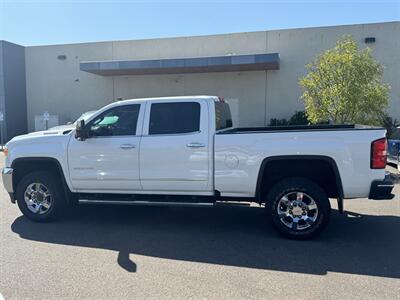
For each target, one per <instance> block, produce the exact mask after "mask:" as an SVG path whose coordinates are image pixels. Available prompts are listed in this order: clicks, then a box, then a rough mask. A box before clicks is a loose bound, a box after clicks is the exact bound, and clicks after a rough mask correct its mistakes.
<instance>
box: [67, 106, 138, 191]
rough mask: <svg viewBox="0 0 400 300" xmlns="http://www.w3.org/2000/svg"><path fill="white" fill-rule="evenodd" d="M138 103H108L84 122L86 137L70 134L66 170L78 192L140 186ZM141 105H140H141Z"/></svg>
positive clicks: (120, 189)
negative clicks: (98, 112) (86, 131)
mask: <svg viewBox="0 0 400 300" xmlns="http://www.w3.org/2000/svg"><path fill="white" fill-rule="evenodd" d="M140 106H141V105H140V104H130V105H120V106H116V107H112V108H110V109H108V110H106V111H104V112H103V113H100V114H99V115H98V116H96V117H94V118H93V119H92V120H91V121H89V122H88V124H87V125H86V126H87V128H88V130H89V138H87V139H86V140H84V141H79V140H77V139H75V138H74V137H71V141H70V143H69V147H68V160H69V173H70V179H71V182H72V185H73V187H74V188H75V189H76V190H78V191H79V192H99V193H101V192H103V193H108V192H110V193H111V192H114V191H121V192H127V193H132V192H135V191H140V190H141V185H140V180H139V146H140V131H141V128H139V127H140V126H137V124H142V122H140V121H139V122H138V120H139V119H140V118H142V115H143V114H144V109H142V110H143V112H141V113H140V110H141V108H140ZM142 106H144V105H142Z"/></svg>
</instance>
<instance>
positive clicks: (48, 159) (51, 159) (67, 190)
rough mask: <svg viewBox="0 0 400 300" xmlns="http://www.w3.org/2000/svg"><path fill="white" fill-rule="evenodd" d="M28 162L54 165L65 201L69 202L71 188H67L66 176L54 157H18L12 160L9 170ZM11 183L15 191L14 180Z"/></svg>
mask: <svg viewBox="0 0 400 300" xmlns="http://www.w3.org/2000/svg"><path fill="white" fill-rule="evenodd" d="M28 162H42V163H43V162H50V163H51V164H54V165H55V166H56V168H57V172H58V173H59V175H60V178H61V184H62V186H63V189H64V194H65V199H66V200H67V201H69V200H70V198H71V194H72V192H71V188H70V187H69V186H68V183H67V181H66V177H65V176H66V175H65V172H64V170H63V168H62V166H61V163H60V162H59V161H58V160H57V159H56V158H54V157H20V158H16V159H14V160H13V161H12V163H11V168H13V169H14V170H16V169H15V166H16V165H17V164H20V163H22V164H23V163H28ZM13 182H14V183H13V185H14V191H15V190H16V188H17V187H16V186H15V180H13Z"/></svg>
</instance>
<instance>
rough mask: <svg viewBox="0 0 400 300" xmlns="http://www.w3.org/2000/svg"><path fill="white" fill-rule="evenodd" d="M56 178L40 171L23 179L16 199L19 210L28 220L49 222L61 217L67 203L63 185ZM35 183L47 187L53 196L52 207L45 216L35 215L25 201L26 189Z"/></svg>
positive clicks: (49, 173)
mask: <svg viewBox="0 0 400 300" xmlns="http://www.w3.org/2000/svg"><path fill="white" fill-rule="evenodd" d="M56 178H57V177H56V176H54V174H52V173H51V172H45V171H38V172H33V173H29V174H27V175H25V177H23V178H22V179H21V181H20V182H19V184H18V186H17V191H16V198H17V203H18V207H19V209H20V210H21V212H22V213H23V214H24V215H25V216H26V217H27V218H28V219H30V220H32V221H37V222H47V221H51V220H54V219H56V218H57V217H58V216H59V215H60V212H61V210H62V208H63V206H64V202H65V201H64V195H63V192H62V189H61V185H60V183H59V182H58V181H57V179H56ZM34 182H38V183H42V184H43V185H45V186H46V187H47V188H48V189H49V191H50V193H51V195H52V203H51V206H50V208H49V210H48V211H47V212H45V213H44V214H35V213H33V212H32V211H30V210H29V208H28V206H27V204H26V202H25V199H24V194H25V190H26V188H27V187H28V185H30V184H32V183H34Z"/></svg>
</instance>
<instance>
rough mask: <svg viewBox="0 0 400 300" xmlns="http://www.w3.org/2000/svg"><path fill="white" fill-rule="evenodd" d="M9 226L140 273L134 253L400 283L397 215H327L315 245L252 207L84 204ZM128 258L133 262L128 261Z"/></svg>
mask: <svg viewBox="0 0 400 300" xmlns="http://www.w3.org/2000/svg"><path fill="white" fill-rule="evenodd" d="M11 229H12V231H13V232H14V233H17V234H18V235H19V236H20V237H21V238H23V239H28V240H34V241H40V242H45V243H53V244H62V245H73V246H79V247H92V248H100V249H109V250H115V251H117V252H118V259H117V262H118V264H119V265H120V266H121V267H122V268H124V269H125V270H127V271H129V272H136V271H140V265H139V266H137V265H136V263H135V262H134V257H135V255H145V256H150V257H159V258H167V259H175V260H184V261H193V262H203V263H210V264H218V265H227V266H237V267H247V268H257V269H267V270H276V271H283V272H296V273H307V274H316V275H325V274H327V272H340V273H350V274H360V275H372V276H381V277H390V278H400V268H399V266H400V239H399V236H400V231H399V230H400V217H396V216H372V215H358V214H352V213H348V212H347V213H345V214H344V215H340V214H339V213H338V212H337V211H336V210H334V211H333V214H332V220H331V223H330V225H329V226H328V228H327V229H326V231H325V232H324V233H323V234H322V235H320V236H319V237H317V238H316V239H314V240H310V241H293V240H288V239H285V238H283V237H281V236H280V235H278V234H277V233H276V232H275V231H274V229H273V228H272V227H271V225H270V224H269V222H268V219H267V217H266V216H265V215H264V211H263V209H260V208H258V207H216V208H182V207H180V208H177V207H115V206H83V207H80V208H79V209H78V210H77V211H76V212H75V213H74V214H73V216H70V217H68V218H65V219H64V220H61V221H58V222H54V223H47V224H41V223H33V222H30V221H29V220H27V219H26V218H25V217H22V216H21V217H18V218H17V219H16V220H15V221H14V222H13V224H12V225H11ZM130 257H131V258H133V261H132V260H131V259H130Z"/></svg>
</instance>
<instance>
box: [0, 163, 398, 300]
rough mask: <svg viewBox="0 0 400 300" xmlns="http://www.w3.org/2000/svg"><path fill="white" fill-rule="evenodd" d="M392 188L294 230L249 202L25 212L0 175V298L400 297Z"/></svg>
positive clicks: (396, 188) (396, 201)
mask: <svg viewBox="0 0 400 300" xmlns="http://www.w3.org/2000/svg"><path fill="white" fill-rule="evenodd" d="M2 161H3V159H2V157H1V163H2ZM388 170H390V171H391V172H393V174H396V172H397V171H396V170H395V169H394V168H392V167H388ZM397 174H398V173H397ZM397 176H398V175H397ZM397 179H400V176H398V177H397ZM394 193H395V195H396V197H395V199H394V200H391V201H373V200H366V199H355V200H348V201H346V202H345V210H346V212H345V214H343V215H341V214H339V213H338V212H337V210H336V207H337V206H336V203H334V202H332V205H333V207H334V208H335V209H334V211H333V215H332V220H331V223H330V225H329V227H328V228H327V230H326V231H325V232H324V233H323V234H322V235H321V236H319V237H318V238H317V239H315V240H311V241H292V240H287V239H285V238H282V237H281V236H279V235H278V234H277V233H276V232H275V231H274V230H273V229H272V228H271V226H270V225H269V223H268V220H267V219H266V217H265V216H264V214H263V210H262V209H260V208H258V207H255V206H241V207H217V208H182V207H180V208H176V207H115V206H114V207H113V206H92V205H91V206H83V207H81V208H80V209H79V210H78V211H77V212H76V214H75V215H73V216H70V217H69V218H66V219H64V220H61V221H59V222H56V223H48V224H38V223H32V222H30V221H28V220H27V219H25V218H24V217H23V216H21V213H20V212H19V210H18V208H17V206H16V205H11V204H10V202H9V198H8V195H7V194H6V192H5V191H4V189H3V188H2V187H0V198H1V199H0V200H1V201H0V293H1V294H3V296H4V298H5V299H22V298H24V299H26V298H32V299H61V298H68V299H75V298H82V299H89V298H90V299H126V298H131V299H132V298H135V299H144V298H153V299H154V298H157V299H183V298H185V299H186V298H194V299H198V298H202V299H204V298H206V299H225V298H230V299H243V298H254V299H266V298H273V297H274V298H278V297H279V298H280V299H288V298H291V299H304V298H308V299H312V298H314V299H316V298H318V299H321V298H325V299H329V298H344V299H348V298H360V299H361V298H362V299H377V298H378V299H400V296H399V295H400V294H399V286H400V184H397V186H396V187H395V191H394ZM0 298H1V297H0Z"/></svg>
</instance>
